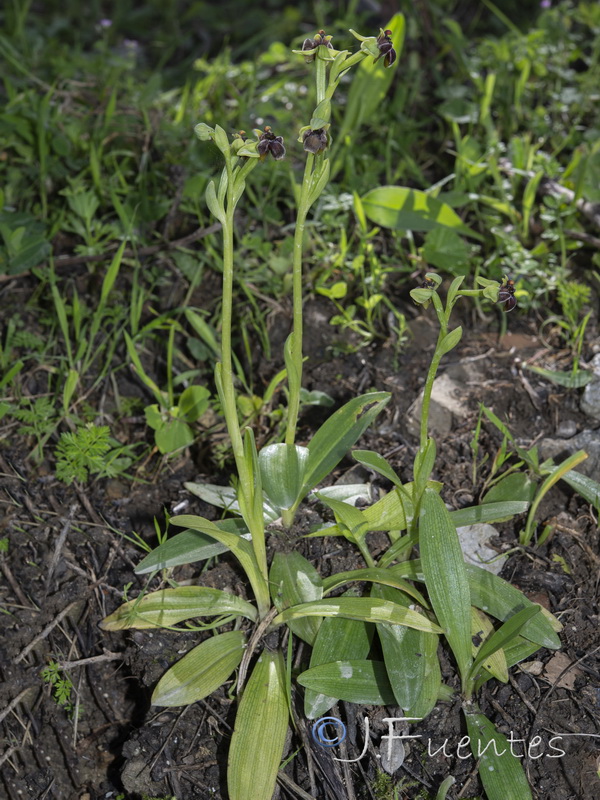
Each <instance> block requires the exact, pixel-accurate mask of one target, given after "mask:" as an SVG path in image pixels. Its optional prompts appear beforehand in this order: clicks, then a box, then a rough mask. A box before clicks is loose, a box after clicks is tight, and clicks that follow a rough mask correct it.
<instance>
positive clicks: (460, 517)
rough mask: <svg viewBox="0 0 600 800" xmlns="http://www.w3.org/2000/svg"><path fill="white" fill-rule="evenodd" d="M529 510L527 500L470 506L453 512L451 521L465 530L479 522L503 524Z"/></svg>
mask: <svg viewBox="0 0 600 800" xmlns="http://www.w3.org/2000/svg"><path fill="white" fill-rule="evenodd" d="M486 496H487V495H486ZM513 497H514V495H513ZM528 508H529V503H528V502H527V501H526V500H502V501H499V502H495V503H487V502H485V503H482V504H481V505H479V506H468V507H467V508H459V509H457V510H456V511H451V512H450V519H451V520H452V524H453V525H455V526H456V527H457V528H464V527H466V526H467V525H475V524H477V523H478V522H503V521H504V520H507V519H511V518H512V517H515V516H516V515H517V514H524V513H525V511H527V509H528Z"/></svg>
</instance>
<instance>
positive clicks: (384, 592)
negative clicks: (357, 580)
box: [371, 584, 435, 708]
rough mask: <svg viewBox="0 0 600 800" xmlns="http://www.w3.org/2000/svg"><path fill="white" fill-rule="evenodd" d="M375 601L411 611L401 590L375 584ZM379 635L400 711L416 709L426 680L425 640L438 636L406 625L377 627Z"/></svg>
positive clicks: (373, 591)
mask: <svg viewBox="0 0 600 800" xmlns="http://www.w3.org/2000/svg"><path fill="white" fill-rule="evenodd" d="M371 597H373V598H378V599H379V600H389V601H391V602H393V603H396V604H397V605H402V606H405V607H407V608H408V605H409V602H410V601H409V599H408V598H407V597H406V595H404V594H402V592H399V591H398V590H397V589H391V588H390V587H389V586H381V585H380V584H374V585H373V586H372V587H371ZM377 633H378V635H379V641H380V642H381V649H382V651H383V661H384V664H385V668H386V671H387V675H388V679H389V681H390V685H391V687H392V691H393V692H394V697H395V698H396V702H397V703H398V705H399V706H400V708H410V707H411V706H413V705H414V704H415V703H416V702H417V699H418V697H419V694H420V692H421V686H422V685H423V680H424V678H425V666H426V665H425V660H424V659H423V657H422V651H423V637H425V636H434V635H435V634H427V633H423V631H416V630H414V629H413V628H407V627H405V626H404V625H382V624H381V623H379V624H378V625H377Z"/></svg>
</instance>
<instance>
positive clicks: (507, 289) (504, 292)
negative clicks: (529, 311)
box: [498, 278, 517, 312]
mask: <svg viewBox="0 0 600 800" xmlns="http://www.w3.org/2000/svg"><path fill="white" fill-rule="evenodd" d="M498 302H499V303H503V304H504V311H507V312H508V311H512V310H513V308H516V306H517V298H516V297H515V282H514V281H511V280H509V279H508V278H507V279H506V282H505V283H503V284H502V285H501V286H500V289H498Z"/></svg>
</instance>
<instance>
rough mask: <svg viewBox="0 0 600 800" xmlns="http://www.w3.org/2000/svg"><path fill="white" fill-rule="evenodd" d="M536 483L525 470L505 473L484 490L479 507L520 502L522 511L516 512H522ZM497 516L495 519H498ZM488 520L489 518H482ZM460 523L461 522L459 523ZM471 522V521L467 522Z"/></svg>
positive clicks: (531, 495)
mask: <svg viewBox="0 0 600 800" xmlns="http://www.w3.org/2000/svg"><path fill="white" fill-rule="evenodd" d="M535 490H536V483H535V481H532V480H531V478H530V477H529V475H528V474H527V473H526V472H511V473H510V475H505V477H504V478H501V479H500V480H499V481H498V483H496V484H495V485H494V486H492V488H491V489H490V490H489V492H486V493H485V495H484V496H483V498H482V500H481V502H482V504H483V505H481V506H479V508H484V507H485V506H488V505H494V506H499V507H500V506H502V505H504V504H506V505H511V504H512V502H515V501H517V502H520V503H521V504H523V505H524V506H525V508H524V509H523V510H522V511H517V512H516V513H517V514H521V513H523V511H526V510H527V508H528V507H529V504H530V503H531V501H532V500H533V498H534V496H535ZM499 520H500V518H498V520H497V521H499ZM482 521H485V522H488V521H489V520H482ZM461 524H462V523H461ZM469 524H471V523H469Z"/></svg>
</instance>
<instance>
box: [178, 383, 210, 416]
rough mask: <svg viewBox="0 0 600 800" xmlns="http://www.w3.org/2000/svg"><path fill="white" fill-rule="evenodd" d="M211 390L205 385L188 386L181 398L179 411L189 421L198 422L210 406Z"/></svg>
mask: <svg viewBox="0 0 600 800" xmlns="http://www.w3.org/2000/svg"><path fill="white" fill-rule="evenodd" d="M209 399H210V392H209V391H208V389H207V388H206V387H205V386H188V388H187V389H184V390H183V392H182V393H181V397H180V398H179V403H178V404H177V405H178V407H179V413H180V414H181V415H182V416H183V417H185V419H186V421H187V422H196V420H197V419H199V418H200V417H201V416H202V414H204V412H205V411H206V409H207V408H208V401H209Z"/></svg>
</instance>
